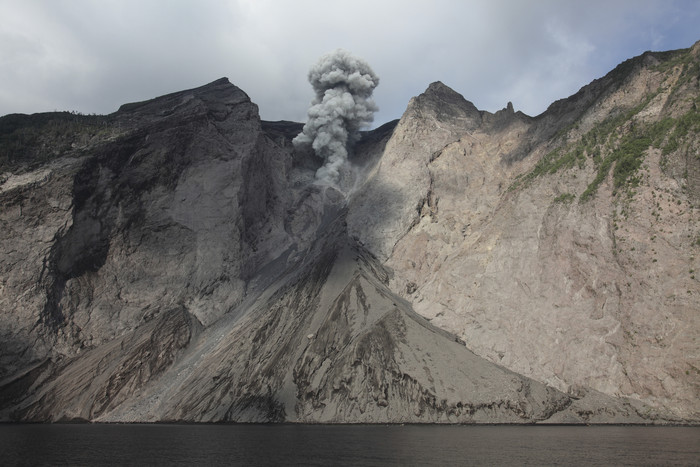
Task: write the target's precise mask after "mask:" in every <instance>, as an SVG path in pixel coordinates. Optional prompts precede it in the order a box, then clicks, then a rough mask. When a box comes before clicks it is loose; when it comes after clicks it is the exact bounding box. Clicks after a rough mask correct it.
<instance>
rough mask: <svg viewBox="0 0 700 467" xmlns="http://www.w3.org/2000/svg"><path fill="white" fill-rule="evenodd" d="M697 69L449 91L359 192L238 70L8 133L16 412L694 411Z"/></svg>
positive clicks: (426, 417)
mask: <svg viewBox="0 0 700 467" xmlns="http://www.w3.org/2000/svg"><path fill="white" fill-rule="evenodd" d="M699 53H700V45H697V44H696V46H695V47H694V48H693V49H690V50H684V51H676V52H670V53H663V54H652V53H647V54H645V55H643V56H641V57H637V58H635V59H632V60H630V61H628V62H625V63H624V64H622V65H620V66H619V67H618V68H616V69H615V70H614V71H613V72H611V73H610V74H608V75H607V76H606V77H604V78H601V79H600V80H597V81H595V82H593V83H591V84H590V85H589V86H586V87H584V88H583V89H582V90H581V91H580V92H579V93H577V94H576V95H574V96H572V97H570V98H568V99H564V100H562V101H558V102H557V103H555V104H553V105H552V106H551V107H550V108H549V109H548V110H547V111H546V112H545V113H544V114H542V115H540V116H537V117H528V116H526V115H524V114H522V113H520V112H515V111H514V109H513V107H512V105H510V104H509V105H508V106H507V108H505V109H504V110H502V111H500V112H497V113H495V114H490V113H488V112H484V111H479V110H478V109H476V107H474V105H473V104H471V103H470V102H468V101H466V100H465V99H464V98H463V97H462V96H461V95H459V94H458V93H456V92H455V91H453V90H451V89H450V88H448V87H447V86H445V85H444V84H442V83H433V84H431V85H430V86H429V87H428V89H427V90H426V92H425V93H423V94H422V95H420V96H418V97H416V98H414V99H412V100H411V102H410V103H409V105H408V108H407V110H406V112H405V113H404V115H403V116H402V118H401V120H400V121H398V122H391V123H389V124H387V125H384V126H382V127H380V128H378V129H376V130H374V131H372V132H368V133H366V134H364V136H363V139H362V140H361V141H360V142H359V143H358V144H357V146H356V147H355V150H354V152H353V153H352V154H351V158H350V161H351V163H352V167H353V170H351V171H348V172H347V175H346V176H347V177H351V178H348V179H345V180H343V181H342V183H341V187H342V192H341V191H338V190H337V189H335V188H333V187H328V186H321V185H317V184H315V183H314V174H315V172H316V170H317V169H318V168H319V167H320V165H321V162H322V161H321V160H319V159H318V158H316V157H315V156H314V155H313V154H309V153H301V152H298V151H295V150H294V148H293V146H292V145H291V139H292V138H293V137H294V136H295V135H296V134H297V133H298V132H299V130H300V128H301V125H300V124H297V123H294V122H261V121H260V118H259V116H258V112H257V107H256V106H255V104H253V103H252V102H251V101H250V99H249V98H248V96H247V95H245V93H244V92H243V91H241V90H240V89H238V88H236V87H235V86H233V85H232V84H230V83H229V82H228V80H226V79H221V80H218V81H215V82H213V83H210V84H208V85H206V86H203V87H201V88H197V89H193V90H188V91H182V92H178V93H174V94H170V95H167V96H163V97H160V98H157V99H153V100H151V101H146V102H141V103H134V104H128V105H125V106H122V108H121V109H120V110H119V111H118V112H116V113H114V114H112V115H109V116H99V117H95V116H93V117H82V116H75V115H71V114H61V113H59V114H42V115H37V116H7V117H2V118H1V119H0V137H2V139H0V141H2V145H3V151H2V152H0V156H2V159H1V160H0V162H1V163H2V164H3V166H2V167H3V171H4V173H3V175H2V178H0V182H2V184H1V185H0V203H1V209H0V216H2V220H3V226H4V228H3V229H2V232H1V233H0V250H1V251H2V252H3V254H2V255H1V256H0V269H1V270H2V275H1V277H2V279H1V280H2V282H1V284H0V285H1V287H0V339H1V341H2V344H3V345H2V349H1V350H0V417H2V419H5V420H33V421H56V420H99V421H164V420H169V421H174V420H184V421H294V422H335V423H337V422H439V423H448V422H467V423H473V422H507V423H531V422H564V423H569V422H571V423H575V422H586V423H591V422H601V423H606V422H626V423H627V422H628V423H636V422H640V423H649V422H660V423H663V422H669V421H683V420H684V421H697V420H698V419H700V408H699V407H698V397H697V395H698V385H699V377H700V375H699V374H698V367H699V366H700V363H699V362H698V357H697V349H698V347H697V342H696V339H697V337H696V336H697V335H698V331H700V328H699V326H698V321H697V318H698V315H697V310H698V309H699V308H700V287H699V285H698V280H697V279H696V275H695V270H698V269H700V264H698V261H699V260H698V259H696V258H698V253H700V252H699V251H698V249H699V248H700V245H699V244H698V242H700V237H699V235H700V231H698V227H697V226H698V225H700V223H699V222H698V215H699V213H698V209H700V204H699V203H700V186H699V184H700V157H699V156H698V148H699V147H700V142H699V141H698V129H700V128H698V125H699V124H698V121H699V119H698V111H697V105H698V100H699V95H700V93H699V92H698V74H699V73H698V69H699V67H698V63H699V61H700V60H699V59H698V54H699ZM697 277H700V276H697ZM421 315H422V316H421ZM426 318H427V320H426Z"/></svg>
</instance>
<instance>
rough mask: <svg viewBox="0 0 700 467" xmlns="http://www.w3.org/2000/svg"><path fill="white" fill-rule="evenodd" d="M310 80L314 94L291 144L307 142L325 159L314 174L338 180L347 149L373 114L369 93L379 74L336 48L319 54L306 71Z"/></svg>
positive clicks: (374, 109) (374, 107)
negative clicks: (298, 131)
mask: <svg viewBox="0 0 700 467" xmlns="http://www.w3.org/2000/svg"><path fill="white" fill-rule="evenodd" d="M309 82H310V83H311V86H312V87H313V88H314V91H315V92H316V97H315V98H314V100H313V101H312V102H311V107H310V108H309V111H308V115H309V119H308V121H307V122H306V125H304V129H303V130H302V132H301V133H300V134H299V135H298V136H297V137H296V138H294V145H295V146H304V145H309V144H310V145H311V147H312V148H313V150H314V152H315V153H316V155H317V156H319V157H322V158H323V159H325V160H326V162H325V164H324V165H323V167H321V168H320V169H318V171H317V172H316V178H317V179H318V180H319V181H324V182H328V183H331V184H337V182H338V179H339V178H340V169H341V167H342V166H343V164H344V163H345V161H346V160H347V158H348V149H349V148H351V147H352V145H353V144H354V143H355V142H356V141H357V140H358V138H359V136H360V129H361V128H363V127H366V126H369V124H370V123H372V120H373V118H374V116H373V114H374V112H375V111H376V110H377V106H376V105H375V103H374V101H373V100H372V98H371V97H372V91H374V88H375V87H377V85H378V84H379V78H378V77H377V75H375V74H374V72H373V71H372V69H371V68H370V67H369V65H368V64H367V63H366V62H365V61H364V60H361V59H359V58H357V57H354V56H352V55H351V54H350V53H349V52H347V51H345V50H342V49H338V50H336V51H335V52H332V53H330V54H327V55H324V56H323V57H321V58H320V60H319V61H318V63H317V64H316V66H314V67H313V68H312V69H311V71H309Z"/></svg>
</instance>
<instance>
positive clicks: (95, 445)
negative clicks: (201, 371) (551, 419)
mask: <svg viewBox="0 0 700 467" xmlns="http://www.w3.org/2000/svg"><path fill="white" fill-rule="evenodd" d="M0 456H1V457H0V465H90V466H93V465H197V466H199V465H245V466H267V465H275V466H276V465H291V466H294V465H299V466H344V465H348V466H350V465H352V466H375V465H397V466H411V465H425V466H451V465H567V466H568V465H605V466H609V465H635V466H637V465H700V427H649V426H503V425H497V426H472V425H458V426H439V425H427V426H426V425H406V426H400V425H379V426H377V425H160V424H157V425H128V424H124V425H121V424H118V425H100V424H86V425H72V424H71V425H61V424H58V425H25V424H21V425H11V424H8V425H0Z"/></svg>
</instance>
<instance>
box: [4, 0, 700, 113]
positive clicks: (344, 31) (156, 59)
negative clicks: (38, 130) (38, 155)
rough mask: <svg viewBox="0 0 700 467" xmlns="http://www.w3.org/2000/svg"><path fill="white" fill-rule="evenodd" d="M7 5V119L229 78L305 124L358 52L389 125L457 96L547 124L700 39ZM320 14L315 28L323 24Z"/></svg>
mask: <svg viewBox="0 0 700 467" xmlns="http://www.w3.org/2000/svg"><path fill="white" fill-rule="evenodd" d="M352 5H353V7H352V8H348V7H347V2H335V1H322V0H298V1H294V2H289V1H280V0H278V1H274V0H198V1H197V2H192V1H184V0H170V1H168V2H164V1H160V0H120V1H109V0H104V1H99V2H95V1H91V0H52V1H50V2H49V1H42V0H23V1H21V2H20V1H14V0H0V18H2V21H0V114H6V113H10V112H24V113H32V112H39V111H47V110H54V109H59V110H78V111H81V112H85V113H93V112H94V113H108V112H112V111H114V110H116V109H117V108H118V106H119V105H120V104H122V103H125V102H129V101H136V100H142V99H147V98H150V97H154V96H157V95H161V94H165V93H168V92H172V91H177V90H181V89H185V88H189V87H195V86H199V85H201V84H204V83H207V82H209V81H213V80H214V79H217V78H219V77H221V76H228V77H229V79H230V80H231V81H232V82H233V83H234V84H236V85H237V86H239V87H241V88H242V89H243V90H244V91H246V92H247V93H248V94H249V95H250V97H251V98H252V99H253V101H254V102H256V103H257V104H258V105H259V107H260V113H261V116H262V117H263V118H264V119H267V120H278V119H287V120H295V121H303V120H305V112H306V109H307V107H308V102H309V101H310V100H311V99H312V98H313V97H314V94H313V92H312V90H310V89H309V86H308V83H307V82H306V80H305V78H306V74H307V70H308V66H309V64H310V63H314V62H315V60H316V59H317V57H319V56H320V55H322V54H323V53H325V52H327V51H328V50H331V49H334V48H338V47H341V48H344V49H346V50H351V51H352V52H353V53H355V54H357V55H358V56H361V57H363V58H364V59H365V60H367V62H369V63H371V64H372V67H373V69H374V70H375V71H376V73H377V74H378V75H379V76H381V77H382V86H381V87H380V88H378V89H377V92H376V93H375V94H374V99H375V101H376V103H377V105H378V106H379V108H380V110H379V111H378V112H377V113H376V114H375V122H377V124H381V123H384V122H386V121H388V120H391V119H394V118H398V117H400V116H401V114H402V113H403V111H404V109H405V107H406V104H407V103H408V100H409V99H410V98H411V97H412V96H415V95H417V94H419V93H420V92H422V91H424V90H425V88H426V87H427V86H428V84H429V83H430V82H432V81H435V80H441V81H443V82H444V83H445V84H447V85H449V86H451V87H452V88H454V89H455V90H457V91H458V92H460V93H462V94H463V95H464V96H465V97H466V98H467V99H469V100H471V101H473V102H474V103H475V104H476V105H477V107H479V108H481V109H484V110H490V111H495V110H499V109H500V108H502V107H504V106H505V104H506V102H508V101H512V102H513V103H514V105H515V107H516V108H517V109H520V110H523V111H524V112H526V113H528V114H530V115H535V114H538V113H540V112H542V111H543V110H545V108H546V107H547V106H548V105H549V104H550V103H551V102H552V101H554V100H556V99H559V98H562V97H566V96H568V95H570V94H573V93H574V92H576V91H577V90H578V89H579V88H580V87H581V86H583V85H585V84H587V83H588V82H590V81H591V80H593V79H595V78H597V77H600V76H601V75H603V74H604V73H606V72H607V71H609V70H610V69H611V68H613V67H614V66H615V65H617V64H618V63H620V62H621V61H623V60H625V59H627V58H629V57H631V56H633V55H637V54H640V53H642V52H644V51H645V50H649V49H653V50H666V49H673V48H680V47H689V46H690V45H692V44H693V42H695V41H696V40H698V39H700V37H699V36H700V35H699V34H698V29H697V24H699V23H700V3H699V2H697V1H693V0H645V1H644V2H639V1H637V0H616V1H610V0H591V1H587V2H562V1H558V0H533V1H528V2H517V1H512V0H473V1H468V2H467V1H461V0H430V1H428V0H423V1H420V0H402V1H399V0H386V1H381V2H377V1H370V0H353V2H352ZM309 11H314V12H315V13H314V14H313V15H310V14H308V13H307V12H309Z"/></svg>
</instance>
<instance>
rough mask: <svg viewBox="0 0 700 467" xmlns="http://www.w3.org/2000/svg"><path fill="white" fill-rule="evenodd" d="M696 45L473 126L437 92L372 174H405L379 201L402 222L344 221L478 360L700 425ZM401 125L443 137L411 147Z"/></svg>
mask: <svg viewBox="0 0 700 467" xmlns="http://www.w3.org/2000/svg"><path fill="white" fill-rule="evenodd" d="M699 54H700V44H696V45H695V46H694V47H693V48H692V49H690V50H685V51H678V52H674V53H664V54H653V53H647V54H645V55H643V56H641V57H638V58H636V59H632V60H630V61H628V62H625V63H623V64H622V65H620V66H619V67H618V68H616V69H615V70H614V71H612V72H611V73H610V74H608V75H607V76H606V77H604V78H602V79H600V80H597V81H596V82H593V83H592V84H591V85H589V86H586V87H584V88H583V89H582V90H581V91H580V92H579V93H577V94H576V95H574V96H572V97H570V98H569V99H566V100H563V101H559V102H557V103H555V104H553V105H552V106H551V107H550V109H549V110H548V111H547V112H545V113H544V114H543V115H541V116H539V117H537V118H533V119H530V118H527V117H525V116H523V115H518V114H514V113H513V112H512V108H509V109H504V110H503V111H501V112H499V113H497V114H496V115H489V114H483V113H482V123H481V124H480V125H478V126H477V127H476V128H475V124H474V121H475V120H476V116H475V117H474V120H468V119H463V120H462V121H460V120H459V117H457V116H458V115H464V114H466V113H467V112H469V111H470V107H471V106H470V104H468V103H466V101H464V100H463V98H462V97H461V96H457V95H454V96H452V97H450V98H448V99H449V100H450V101H451V102H452V103H454V104H455V105H459V107H458V110H456V111H454V112H452V113H451V114H447V113H446V112H443V111H438V110H436V109H442V108H443V106H441V105H439V103H441V102H443V101H444V100H445V97H444V96H445V94H446V91H445V90H444V86H443V85H441V84H440V83H436V84H434V85H431V87H429V88H428V90H427V91H426V92H425V94H423V95H422V96H420V97H419V98H416V99H415V100H414V101H412V102H411V103H410V104H409V107H408V109H407V111H406V114H405V115H404V117H403V118H402V121H401V122H400V123H399V125H398V126H397V130H396V132H395V134H394V137H393V138H392V141H390V142H389V144H387V150H386V153H385V155H384V157H383V159H382V164H383V165H382V167H381V168H380V169H379V171H378V173H377V175H376V177H375V178H374V179H373V180H370V181H369V182H368V183H369V184H374V185H375V186H386V185H388V184H392V186H406V185H409V184H410V186H411V196H412V197H411V198H409V197H406V196H400V197H396V198H393V202H394V204H395V205H396V206H392V205H385V207H384V208H383V209H384V211H385V212H387V213H391V212H397V213H401V214H400V215H397V216H396V217H395V219H396V223H397V227H396V228H394V229H387V230H385V231H384V232H383V235H382V236H380V237H376V236H372V235H367V234H365V233H363V232H362V227H361V226H362V225H363V223H364V222H365V221H366V218H367V217H369V216H370V213H369V210H365V209H363V206H361V205H360V206H356V208H357V210H358V213H352V212H351V214H350V219H358V220H359V222H358V223H357V224H356V226H351V230H353V231H354V232H356V234H357V235H358V236H359V238H360V239H361V240H362V241H364V242H365V243H366V244H367V245H369V246H370V248H374V249H376V251H378V252H379V253H380V254H383V255H384V257H385V258H387V263H386V264H387V265H388V266H389V267H391V268H392V269H393V270H394V271H395V272H396V275H395V277H394V279H393V281H392V288H393V289H394V290H395V291H396V292H398V293H400V294H401V295H402V296H403V297H404V298H405V299H407V300H408V301H410V302H412V303H413V304H414V307H415V309H416V311H418V312H419V313H421V314H422V315H424V316H426V317H428V318H429V319H431V320H432V322H433V323H434V324H437V325H438V326H440V327H443V328H445V329H448V330H450V331H452V332H454V333H456V334H457V335H459V336H460V337H461V338H462V339H463V340H464V341H465V342H466V343H467V346H468V347H469V348H471V349H472V350H474V351H475V352H476V353H477V354H479V355H482V356H484V357H486V358H488V359H490V360H492V361H494V362H498V363H500V364H503V365H505V366H506V367H508V368H510V369H512V370H514V371H517V372H520V373H523V374H526V375H530V376H533V377H534V378H535V379H538V380H540V381H543V382H546V383H548V384H551V385H553V386H554V387H557V388H559V389H561V390H565V391H574V392H575V391H577V390H578V388H581V387H584V388H585V387H592V388H595V389H597V390H599V391H602V392H605V393H607V394H611V395H626V396H631V397H635V398H639V399H642V400H645V401H647V402H651V403H653V404H654V405H656V406H657V407H665V408H667V409H671V410H672V411H674V412H675V413H677V414H679V415H680V416H682V417H689V418H697V417H698V414H699V413H700V412H699V411H700V406H699V405H698V401H699V400H700V398H698V395H699V394H700V391H699V390H700V374H699V370H698V368H699V367H698V365H699V364H700V359H699V357H698V353H697V352H698V342H697V336H698V335H699V334H700V327H699V324H700V323H699V322H698V318H699V317H700V316H699V315H698V310H700V285H699V283H698V278H699V277H700V275H697V274H696V273H695V271H697V270H698V269H699V268H700V263H699V262H698V261H700V250H699V248H700V244H699V243H698V239H699V238H700V230H699V229H698V226H699V225H700V222H699V221H700V218H699V214H700V213H699V209H700V203H699V200H700V184H699V183H698V177H697V171H698V167H700V155H699V154H700V153H699V148H700V140H699V139H698V130H700V118H699V116H698V115H699V114H698V110H697V107H698V105H699V104H700V102H699V96H700V92H699V91H698V74H699V73H698V70H699V68H700V67H699V62H700V59H699V58H698V56H699ZM421 101H431V102H433V103H434V104H433V105H432V106H431V105H425V104H422V102H421ZM472 114H473V112H472ZM473 115H475V114H473ZM416 121H418V122H421V123H415V122H416ZM422 121H426V123H422ZM410 126H417V127H421V128H426V127H432V128H440V129H442V130H443V133H440V134H444V135H445V137H444V138H443V139H437V138H436V139H433V140H431V139H422V141H423V143H424V144H427V146H426V147H425V148H421V149H420V150H419V151H414V152H412V150H413V148H412V146H411V144H412V142H411V136H410V135H412V134H413V131H412V130H411V129H409V127H410ZM446 127H447V128H449V129H450V132H451V133H449V134H448V132H446V131H445V130H444V128H446ZM433 134H434V133H433ZM393 143H395V144H396V145H394V144H393ZM404 157H405V158H410V159H411V160H412V162H411V164H412V166H411V167H412V168H411V170H410V171H407V172H402V171H401V170H397V169H396V167H399V166H402V165H403V164H404V163H403V161H402V158H404ZM385 161H390V162H388V164H387V165H384V164H385ZM415 172H418V175H415ZM385 202H386V203H387V204H388V203H389V202H390V201H388V200H385Z"/></svg>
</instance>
